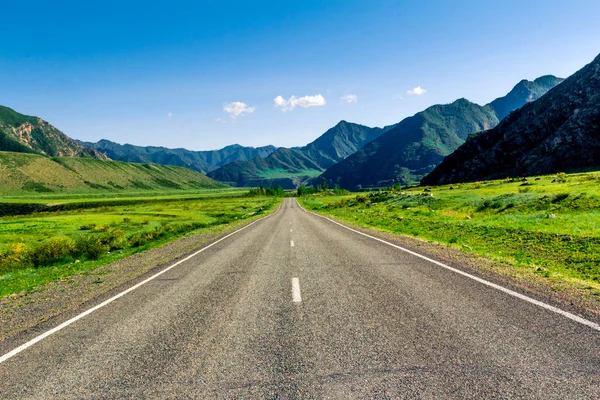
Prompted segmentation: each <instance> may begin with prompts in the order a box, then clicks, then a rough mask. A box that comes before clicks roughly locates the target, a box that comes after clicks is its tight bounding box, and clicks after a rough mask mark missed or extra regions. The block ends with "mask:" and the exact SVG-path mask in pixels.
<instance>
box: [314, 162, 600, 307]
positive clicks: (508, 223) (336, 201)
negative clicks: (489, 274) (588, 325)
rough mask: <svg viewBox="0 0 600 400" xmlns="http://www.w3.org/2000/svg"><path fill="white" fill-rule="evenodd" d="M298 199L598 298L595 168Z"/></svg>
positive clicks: (599, 200) (598, 179) (599, 211)
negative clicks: (441, 244) (523, 178)
mask: <svg viewBox="0 0 600 400" xmlns="http://www.w3.org/2000/svg"><path fill="white" fill-rule="evenodd" d="M304 204H305V205H306V206H307V207H309V208H310V209H312V210H315V211H318V212H320V213H324V214H327V215H331V216H335V217H337V218H340V219H343V220H346V221H348V222H350V223H352V224H356V225H360V226H366V227H374V228H377V229H380V230H383V231H387V232H392V233H398V234H402V235H409V236H414V237H418V238H422V239H425V240H428V241H433V242H437V243H443V244H446V245H448V246H451V247H454V248H457V249H460V250H462V251H465V252H468V253H472V254H476V255H480V256H484V257H487V258H489V259H491V260H494V261H495V262H497V263H499V264H498V265H502V266H503V267H502V268H500V267H498V268H499V269H498V270H496V272H502V273H505V274H507V275H510V276H513V277H515V278H516V279H517V280H533V281H542V282H544V283H546V284H549V285H550V286H551V287H553V288H554V289H555V290H563V289H565V288H576V289H577V290H578V291H584V292H586V293H587V294H588V295H590V296H591V298H593V299H595V301H600V173H580V174H572V175H566V174H559V175H549V176H541V177H530V178H527V180H526V181H524V180H522V179H504V180H498V181H486V182H475V183H468V184H459V185H456V184H455V185H453V186H450V185H446V186H439V187H434V188H423V187H418V188H412V189H405V190H400V189H398V190H385V191H376V192H371V193H366V194H359V195H356V194H355V195H348V196H331V197H318V196H308V197H307V198H306V199H305V200H304Z"/></svg>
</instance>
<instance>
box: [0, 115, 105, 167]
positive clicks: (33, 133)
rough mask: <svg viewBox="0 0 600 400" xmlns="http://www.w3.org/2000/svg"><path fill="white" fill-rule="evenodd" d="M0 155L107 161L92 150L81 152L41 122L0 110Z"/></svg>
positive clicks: (78, 145)
mask: <svg viewBox="0 0 600 400" xmlns="http://www.w3.org/2000/svg"><path fill="white" fill-rule="evenodd" d="M0 151H16V152H25V153H38V154H45V155H48V156H69V157H93V158H99V159H107V157H106V156H105V155H104V154H102V153H99V152H97V151H96V150H93V149H89V148H84V147H83V146H81V145H80V144H79V143H77V142H76V141H75V140H73V139H71V138H70V137H68V136H67V135H65V134H64V133H62V132H61V131H59V130H58V129H56V128H55V127H54V126H52V125H50V124H49V123H48V122H46V121H44V120H42V119H41V118H38V117H32V116H29V115H23V114H20V113H18V112H16V111H15V110H13V109H11V108H8V107H3V106H0Z"/></svg>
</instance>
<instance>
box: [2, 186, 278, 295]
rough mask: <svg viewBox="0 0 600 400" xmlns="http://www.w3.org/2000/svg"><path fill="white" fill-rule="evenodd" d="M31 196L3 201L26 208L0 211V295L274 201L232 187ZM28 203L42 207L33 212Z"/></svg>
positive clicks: (252, 214) (259, 211)
mask: <svg viewBox="0 0 600 400" xmlns="http://www.w3.org/2000/svg"><path fill="white" fill-rule="evenodd" d="M31 200H32V199H30V202H27V199H26V198H13V199H11V201H12V202H6V201H5V203H4V204H5V205H12V206H14V207H16V208H17V209H19V210H21V211H23V209H26V208H28V207H30V208H33V211H34V212H32V213H29V214H27V215H12V216H3V217H0V297H2V296H6V295H10V294H13V293H17V292H21V291H23V290H32V289H34V288H36V287H38V286H40V285H43V284H45V283H48V282H51V281H55V280H59V279H62V278H66V277H68V276H69V275H72V274H74V273H77V272H80V271H86V270H92V269H94V268H96V267H99V266H101V265H105V264H107V263H110V262H112V261H115V260H118V259H121V258H124V257H127V256H129V255H131V254H134V253H137V252H140V251H144V250H147V249H150V248H152V247H156V246H159V245H161V244H164V243H166V242H169V241H172V240H174V239H176V238H179V237H182V236H185V235H188V234H200V233H208V232H218V231H220V230H223V229H225V227H226V226H227V225H228V224H231V223H235V222H239V221H243V220H248V219H252V218H257V217H259V216H261V215H264V214H265V213H266V212H268V211H270V210H272V209H273V208H274V207H276V205H277V204H279V202H280V201H281V200H280V199H278V198H277V197H275V196H268V195H265V194H259V195H253V196H249V195H248V191H240V190H237V191H227V190H226V191H222V192H219V191H216V192H210V191H205V192H198V193H195V194H194V193H181V192H179V193H177V194H172V195H171V196H166V195H162V194H161V196H155V197H152V196H148V195H146V197H143V196H141V195H133V196H131V197H125V196H123V197H120V198H117V199H105V198H94V197H92V198H81V197H73V198H69V197H66V196H64V197H63V198H61V199H60V200H58V199H52V201H53V202H52V203H50V204H48V203H47V202H43V201H41V200H40V199H36V201H31ZM36 207H41V209H42V211H43V212H36V210H37V209H36ZM53 207H54V208H53ZM17 214H23V212H20V213H17Z"/></svg>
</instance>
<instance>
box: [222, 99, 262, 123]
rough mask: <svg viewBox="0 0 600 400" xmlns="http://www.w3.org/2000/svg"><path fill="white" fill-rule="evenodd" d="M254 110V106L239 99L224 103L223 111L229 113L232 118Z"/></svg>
mask: <svg viewBox="0 0 600 400" xmlns="http://www.w3.org/2000/svg"><path fill="white" fill-rule="evenodd" d="M254 110H256V107H250V106H248V105H247V104H246V103H242V102H240V101H234V102H233V103H229V104H225V105H224V106H223V111H225V112H226V113H228V114H229V116H230V117H231V118H232V119H236V118H237V117H239V116H244V115H248V114H252V113H253V112H254Z"/></svg>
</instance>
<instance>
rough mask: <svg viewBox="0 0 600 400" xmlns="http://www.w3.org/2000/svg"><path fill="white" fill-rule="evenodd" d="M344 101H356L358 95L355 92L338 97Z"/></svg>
mask: <svg viewBox="0 0 600 400" xmlns="http://www.w3.org/2000/svg"><path fill="white" fill-rule="evenodd" d="M340 100H342V101H343V102H344V103H356V102H357V101H358V96H357V95H355V94H345V95H343V96H342V97H340Z"/></svg>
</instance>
